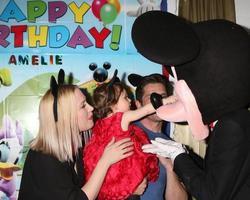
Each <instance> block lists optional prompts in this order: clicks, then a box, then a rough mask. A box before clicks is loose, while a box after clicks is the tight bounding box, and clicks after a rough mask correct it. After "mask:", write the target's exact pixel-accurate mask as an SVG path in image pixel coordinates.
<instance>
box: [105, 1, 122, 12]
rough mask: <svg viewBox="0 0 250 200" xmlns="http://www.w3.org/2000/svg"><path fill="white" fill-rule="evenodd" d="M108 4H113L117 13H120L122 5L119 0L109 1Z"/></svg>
mask: <svg viewBox="0 0 250 200" xmlns="http://www.w3.org/2000/svg"><path fill="white" fill-rule="evenodd" d="M108 3H110V4H112V5H113V6H115V8H116V11H117V13H119V12H120V10H121V5H120V2H119V0H108Z"/></svg>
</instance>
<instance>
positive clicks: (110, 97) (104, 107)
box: [93, 82, 126, 119]
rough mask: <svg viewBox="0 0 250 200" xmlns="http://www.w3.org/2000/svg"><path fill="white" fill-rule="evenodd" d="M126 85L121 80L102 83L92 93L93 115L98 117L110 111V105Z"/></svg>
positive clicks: (116, 100)
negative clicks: (112, 82)
mask: <svg viewBox="0 0 250 200" xmlns="http://www.w3.org/2000/svg"><path fill="white" fill-rule="evenodd" d="M123 90H126V87H125V86H124V85H123V84H122V83H121V82H115V83H114V84H109V83H103V84H102V85H99V86H98V87H97V88H96V89H95V91H94V93H93V106H94V108H95V109H94V117H95V119H100V118H104V117H107V116H108V115H109V114H110V113H112V109H111V106H113V105H115V104H116V103H117V102H118V100H119V97H120V95H121V93H122V91H123Z"/></svg>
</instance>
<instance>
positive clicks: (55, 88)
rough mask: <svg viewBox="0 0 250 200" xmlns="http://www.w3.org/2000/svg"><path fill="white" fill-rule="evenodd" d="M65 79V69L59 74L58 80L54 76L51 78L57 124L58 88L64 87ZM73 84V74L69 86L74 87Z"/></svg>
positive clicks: (70, 76)
mask: <svg viewBox="0 0 250 200" xmlns="http://www.w3.org/2000/svg"><path fill="white" fill-rule="evenodd" d="M64 79H65V72H64V70H63V69H60V70H59V73H58V77H57V80H58V81H56V79H55V77H54V76H53V75H52V76H51V78H50V89H51V93H52V95H53V97H54V102H53V114H54V119H55V122H57V121H58V111H57V101H58V88H59V87H60V86H62V85H64ZM72 82H73V74H72V73H70V75H69V82H68V84H69V85H72Z"/></svg>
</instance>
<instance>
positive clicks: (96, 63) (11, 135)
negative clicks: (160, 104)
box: [0, 0, 176, 199]
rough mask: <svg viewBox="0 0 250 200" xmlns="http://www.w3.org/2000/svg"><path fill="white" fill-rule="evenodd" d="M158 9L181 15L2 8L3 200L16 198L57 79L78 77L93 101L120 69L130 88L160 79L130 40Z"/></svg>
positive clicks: (146, 6) (125, 6)
mask: <svg viewBox="0 0 250 200" xmlns="http://www.w3.org/2000/svg"><path fill="white" fill-rule="evenodd" d="M160 9H161V10H163V11H166V10H167V9H171V10H172V12H176V5H175V1H173V0H172V1H170V2H167V0H138V1H136V0H126V1H125V0H86V1H83V0H75V1H66V0H65V1H48V0H30V1H24V0H1V7H0V152H1V154H0V155H1V156H0V170H1V173H0V174H1V175H0V199H16V198H17V195H18V189H19V184H20V179H21V172H22V167H23V164H24V160H25V156H26V153H27V151H28V143H29V141H30V140H31V139H32V138H34V137H35V136H36V134H37V130H38V104H39V100H40V98H41V96H42V95H43V94H44V92H45V91H46V90H47V89H48V87H49V79H50V76H51V75H52V74H55V73H57V72H58V71H59V69H60V68H63V69H64V70H65V73H66V74H69V73H70V72H72V73H73V75H74V82H75V83H76V84H77V85H79V86H80V87H85V88H87V89H88V91H89V92H90V93H91V92H92V91H93V89H94V88H95V87H96V85H97V84H98V83H99V82H102V81H105V80H106V79H108V78H109V77H111V76H112V74H113V72H114V70H115V69H118V71H119V73H118V75H119V77H120V78H122V79H123V80H125V82H127V75H128V74H130V73H139V74H141V75H146V74H150V73H156V72H158V73H161V66H159V65H157V64H155V63H152V62H149V61H148V60H146V59H145V58H143V57H142V56H140V55H139V54H138V53H137V52H136V49H135V48H134V46H133V43H132V40H131V27H132V24H133V22H134V20H135V18H136V17H137V16H138V15H139V14H141V13H142V12H145V11H148V10H160ZM127 84H129V83H128V82H127ZM10 171H11V173H8V172H10Z"/></svg>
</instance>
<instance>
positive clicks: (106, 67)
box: [103, 62, 111, 70]
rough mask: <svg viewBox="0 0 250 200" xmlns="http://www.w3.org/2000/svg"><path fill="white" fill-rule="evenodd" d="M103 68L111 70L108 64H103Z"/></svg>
mask: <svg viewBox="0 0 250 200" xmlns="http://www.w3.org/2000/svg"><path fill="white" fill-rule="evenodd" d="M103 68H104V69H107V70H108V69H110V68H111V64H110V63H109V62H105V63H103Z"/></svg>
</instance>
